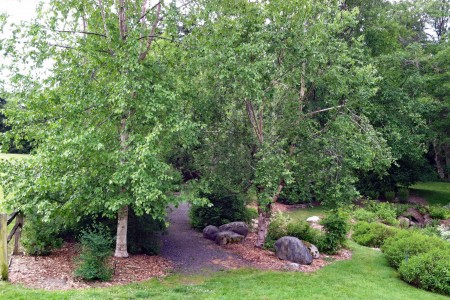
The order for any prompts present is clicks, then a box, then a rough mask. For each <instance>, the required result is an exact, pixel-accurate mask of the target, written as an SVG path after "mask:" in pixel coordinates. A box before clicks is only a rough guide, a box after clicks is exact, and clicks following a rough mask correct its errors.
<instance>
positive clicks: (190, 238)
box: [160, 203, 251, 274]
mask: <svg viewBox="0 0 450 300" xmlns="http://www.w3.org/2000/svg"><path fill="white" fill-rule="evenodd" d="M188 212H189V204H187V203H181V204H180V205H179V206H178V208H172V210H171V212H170V213H169V222H170V226H169V228H168V230H167V234H165V235H163V236H162V241H163V246H162V249H161V253H160V255H161V256H163V257H164V258H167V259H170V260H171V261H172V262H173V263H174V264H175V272H179V273H184V274H199V273H201V274H202V273H209V272H215V271H220V270H225V269H235V268H239V267H244V266H250V265H251V264H250V262H249V261H246V260H244V259H242V258H240V257H238V256H237V255H235V254H233V253H231V252H228V251H227V250H225V249H223V248H221V247H220V246H218V245H216V244H215V243H213V242H212V241H210V240H207V239H205V238H203V235H202V233H200V232H198V231H195V230H193V229H191V227H190V224H189V217H188Z"/></svg>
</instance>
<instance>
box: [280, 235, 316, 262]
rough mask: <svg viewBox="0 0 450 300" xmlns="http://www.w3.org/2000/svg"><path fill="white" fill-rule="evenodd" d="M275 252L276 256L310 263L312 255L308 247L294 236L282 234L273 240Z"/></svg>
mask: <svg viewBox="0 0 450 300" xmlns="http://www.w3.org/2000/svg"><path fill="white" fill-rule="evenodd" d="M275 254H276V256H277V257H278V258H280V259H284V260H289V261H292V262H296V263H299V264H302V265H310V264H311V263H312V261H313V257H312V255H311V253H310V251H309V249H308V248H307V247H306V246H305V245H304V244H303V243H302V242H301V241H300V240H299V239H298V238H296V237H293V236H284V237H282V238H280V239H278V240H277V241H276V242H275Z"/></svg>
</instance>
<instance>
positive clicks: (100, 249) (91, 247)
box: [74, 226, 114, 281]
mask: <svg viewBox="0 0 450 300" xmlns="http://www.w3.org/2000/svg"><path fill="white" fill-rule="evenodd" d="M113 241H114V239H113V238H112V237H111V235H110V233H109V231H108V229H107V228H106V227H105V226H95V227H94V228H93V229H90V230H86V231H83V232H82V233H81V236H80V242H81V246H82V250H81V253H80V255H79V257H78V267H77V268H76V269H75V272H74V275H75V276H76V277H81V278H83V279H85V280H100V281H108V280H110V279H111V276H112V269H111V268H110V267H108V266H107V258H108V257H109V256H110V255H111V246H112V244H113Z"/></svg>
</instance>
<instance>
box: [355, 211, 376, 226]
mask: <svg viewBox="0 0 450 300" xmlns="http://www.w3.org/2000/svg"><path fill="white" fill-rule="evenodd" d="M353 217H354V218H355V219H356V220H357V221H362V222H367V223H372V222H376V221H377V219H378V217H377V215H376V214H375V213H374V212H371V211H368V210H366V209H364V208H358V209H357V210H355V211H354V212H353Z"/></svg>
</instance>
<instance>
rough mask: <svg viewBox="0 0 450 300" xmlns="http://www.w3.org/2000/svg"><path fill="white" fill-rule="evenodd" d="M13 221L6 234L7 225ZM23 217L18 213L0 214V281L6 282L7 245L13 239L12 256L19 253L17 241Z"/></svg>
mask: <svg viewBox="0 0 450 300" xmlns="http://www.w3.org/2000/svg"><path fill="white" fill-rule="evenodd" d="M14 219H15V220H16V223H15V224H14V227H13V228H12V229H11V232H10V233H9V234H8V225H9V224H11V223H12V222H13V221H14ZM22 226H23V215H22V213H21V212H19V211H14V212H13V213H12V214H11V215H9V216H8V214H6V213H0V279H2V280H8V268H9V263H8V243H9V242H10V241H11V240H12V238H13V237H14V248H13V252H12V254H18V253H19V241H20V236H21V235H22Z"/></svg>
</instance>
